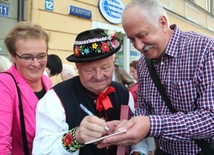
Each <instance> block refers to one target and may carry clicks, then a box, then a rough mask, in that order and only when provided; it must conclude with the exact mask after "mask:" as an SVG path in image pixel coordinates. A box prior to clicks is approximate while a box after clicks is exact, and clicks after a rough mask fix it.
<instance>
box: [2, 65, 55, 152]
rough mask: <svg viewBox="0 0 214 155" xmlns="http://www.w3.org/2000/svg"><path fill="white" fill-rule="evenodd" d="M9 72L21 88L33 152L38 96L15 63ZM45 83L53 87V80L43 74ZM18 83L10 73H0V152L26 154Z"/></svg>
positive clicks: (48, 86) (47, 86)
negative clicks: (21, 124) (23, 142)
mask: <svg viewBox="0 0 214 155" xmlns="http://www.w3.org/2000/svg"><path fill="white" fill-rule="evenodd" d="M8 72H10V73H12V74H13V76H14V77H15V79H16V81H17V82H18V86H19V88H20V90H21V99H22V105H23V111H24V118H25V127H26V132H27V140H28V147H29V150H30V153H31V152H32V145H33V139H34V137H35V124H36V122H35V121H36V120H35V119H36V116H35V109H36V105H37V102H38V98H37V97H36V95H35V94H34V92H33V91H32V89H31V87H30V86H29V85H28V84H27V83H26V81H25V80H24V79H23V78H22V76H21V75H20V74H19V73H18V71H17V69H16V67H15V66H14V65H13V66H12V67H11V68H10V69H9V70H8ZM41 78H42V82H43V85H44V87H45V89H46V91H47V90H49V89H50V88H51V87H52V83H51V80H50V79H49V78H48V77H47V76H45V75H42V77H41ZM16 90H17V89H16V85H15V83H14V80H13V79H12V77H11V76H10V75H8V74H5V73H1V74H0V154H1V155H8V154H10V153H12V155H24V151H23V145H22V135H21V126H20V116H19V100H18V95H17V91H16Z"/></svg>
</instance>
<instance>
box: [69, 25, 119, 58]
mask: <svg viewBox="0 0 214 155" xmlns="http://www.w3.org/2000/svg"><path fill="white" fill-rule="evenodd" d="M120 34H121V33H120V32H115V31H112V30H103V29H92V30H87V31H84V32H81V33H80V34H78V35H77V37H76V40H75V42H74V47H73V51H74V54H72V55H70V56H68V57H67V58H66V59H67V60H68V61H70V62H89V61H94V60H99V59H103V58H106V57H108V56H110V55H112V54H114V53H116V52H117V51H118V50H119V49H120V47H121V41H122V39H120V38H119V37H120Z"/></svg>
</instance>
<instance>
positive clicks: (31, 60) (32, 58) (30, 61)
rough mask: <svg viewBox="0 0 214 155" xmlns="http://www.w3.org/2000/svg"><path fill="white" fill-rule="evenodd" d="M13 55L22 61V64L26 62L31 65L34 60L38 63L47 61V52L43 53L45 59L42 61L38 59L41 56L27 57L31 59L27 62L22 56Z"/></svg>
mask: <svg viewBox="0 0 214 155" xmlns="http://www.w3.org/2000/svg"><path fill="white" fill-rule="evenodd" d="M15 55H16V56H17V57H19V58H20V59H21V60H22V61H24V62H27V63H32V62H33V60H34V59H35V58H36V60H37V61H38V62H42V61H45V60H47V55H48V54H47V52H46V53H45V55H44V56H46V57H44V59H39V57H40V56H41V55H37V56H32V55H29V57H31V59H30V60H29V61H28V60H26V59H25V58H24V57H23V56H20V55H18V54H17V53H15Z"/></svg>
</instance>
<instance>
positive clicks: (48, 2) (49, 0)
mask: <svg viewBox="0 0 214 155" xmlns="http://www.w3.org/2000/svg"><path fill="white" fill-rule="evenodd" d="M53 6H54V0H45V10H49V11H53Z"/></svg>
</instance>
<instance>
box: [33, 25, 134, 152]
mask: <svg viewBox="0 0 214 155" xmlns="http://www.w3.org/2000/svg"><path fill="white" fill-rule="evenodd" d="M120 41H121V40H120V39H119V36H118V33H116V32H114V31H107V30H102V29H93V30H88V31H84V32H82V33H80V34H78V35H77V37H76V40H75V43H74V47H73V50H74V54H73V55H71V56H69V57H67V60H68V61H70V62H75V64H76V67H77V70H78V73H79V76H75V77H73V78H71V79H69V80H66V81H64V82H62V83H60V84H57V85H55V86H54V87H53V89H51V90H50V91H49V92H48V93H47V94H46V95H45V96H44V98H42V99H41V100H40V101H39V103H38V106H37V110H36V137H35V140H34V145H33V154H35V155H38V154H51V155H53V154H54V155H59V154H61V155H62V154H63V155H67V154H75V155H115V154H116V148H117V147H116V146H109V147H106V148H103V149H98V148H97V147H96V144H97V143H91V144H87V145H84V144H85V143H86V142H88V141H91V140H94V139H97V138H100V137H102V136H104V135H107V134H111V131H108V127H107V126H106V121H110V120H118V119H119V118H120V107H121V105H122V104H126V105H129V106H130V107H131V109H132V110H133V109H134V102H133V98H132V96H131V95H130V93H129V91H128V89H127V88H126V87H125V86H123V85H122V84H119V83H117V82H112V75H113V71H114V63H113V56H112V55H113V54H114V53H116V52H117V51H118V50H119V49H120V47H121V44H120ZM80 104H81V105H83V106H84V107H86V108H87V109H86V111H84V110H82V109H81V108H80ZM88 114H91V115H88Z"/></svg>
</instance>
